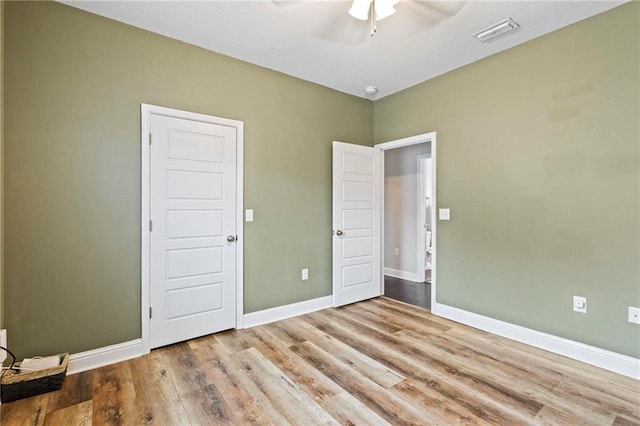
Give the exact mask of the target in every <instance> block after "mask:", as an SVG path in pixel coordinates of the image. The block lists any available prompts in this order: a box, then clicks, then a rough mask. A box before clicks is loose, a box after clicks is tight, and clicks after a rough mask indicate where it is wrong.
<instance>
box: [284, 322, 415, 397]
mask: <svg viewBox="0 0 640 426" xmlns="http://www.w3.org/2000/svg"><path fill="white" fill-rule="evenodd" d="M277 326H278V327H279V328H281V329H283V330H286V332H287V334H289V335H291V336H295V338H297V339H298V340H300V341H311V342H313V343H314V344H315V345H316V346H318V347H320V348H321V349H323V350H324V351H326V352H329V353H330V354H331V355H333V356H334V357H335V358H337V359H339V360H340V361H342V362H343V363H345V364H346V365H348V366H350V367H351V368H353V369H354V370H355V371H357V372H359V373H360V374H362V375H363V376H365V377H367V378H368V379H370V380H372V381H374V382H375V383H377V384H378V385H380V386H382V387H383V388H389V387H391V386H393V385H395V384H396V383H398V382H400V381H402V380H404V379H405V377H404V376H403V375H402V374H400V373H398V372H396V371H393V370H391V369H390V368H388V367H386V366H385V365H382V364H380V363H379V362H377V361H376V360H374V359H372V358H370V357H368V356H366V355H365V354H363V353H362V352H359V351H357V350H355V349H353V348H352V347H351V346H349V345H346V344H344V343H342V342H341V341H339V340H337V339H334V338H333V337H331V336H329V335H327V334H325V333H323V332H322V331H320V330H318V329H317V328H314V327H311V326H310V325H308V324H307V323H305V322H304V321H295V320H285V321H280V322H279V323H278V325H277Z"/></svg>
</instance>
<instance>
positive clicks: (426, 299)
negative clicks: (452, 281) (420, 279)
mask: <svg viewBox="0 0 640 426" xmlns="http://www.w3.org/2000/svg"><path fill="white" fill-rule="evenodd" d="M384 295H385V296H387V297H390V298H392V299H396V300H399V301H401V302H405V303H410V304H411V305H414V306H420V307H421V308H425V309H431V283H416V282H413V281H407V280H403V279H400V278H394V277H390V276H388V275H385V276H384Z"/></svg>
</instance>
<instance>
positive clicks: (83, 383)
mask: <svg viewBox="0 0 640 426" xmlns="http://www.w3.org/2000/svg"><path fill="white" fill-rule="evenodd" d="M92 398H93V371H85V372H82V373H78V374H73V375H70V376H67V377H65V378H64V381H63V382H62V389H60V391H58V392H53V393H52V394H51V397H50V398H49V403H48V404H47V412H49V413H50V412H53V411H57V410H60V409H62V408H66V407H70V406H72V405H76V404H80V403H82V402H85V401H90V400H91V399H92Z"/></svg>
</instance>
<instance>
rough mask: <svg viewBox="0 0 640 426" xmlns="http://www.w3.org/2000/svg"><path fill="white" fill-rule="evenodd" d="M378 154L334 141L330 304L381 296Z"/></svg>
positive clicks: (341, 303) (380, 205)
mask: <svg viewBox="0 0 640 426" xmlns="http://www.w3.org/2000/svg"><path fill="white" fill-rule="evenodd" d="M381 183H382V180H381V156H380V150H379V149H377V148H371V147H366V146H361V145H353V144H347V143H343V142H333V183H332V186H333V220H332V221H333V244H332V246H333V305H334V306H342V305H346V304H349V303H354V302H358V301H360V300H365V299H370V298H372V297H376V296H380V294H381V276H382V274H381V270H382V269H381V267H382V266H381V265H382V263H381V254H380V253H381V244H380V241H381V239H380V235H381V226H380V218H381V208H382V200H381V198H382V193H381Z"/></svg>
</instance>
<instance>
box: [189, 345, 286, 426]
mask: <svg viewBox="0 0 640 426" xmlns="http://www.w3.org/2000/svg"><path fill="white" fill-rule="evenodd" d="M189 345H190V346H191V348H192V349H193V351H194V353H195V354H196V357H197V358H198V360H199V361H200V362H201V363H202V365H203V368H205V369H207V371H208V372H209V374H210V375H211V377H212V379H213V381H214V383H215V384H216V386H217V387H218V389H220V392H222V393H223V395H225V399H226V401H227V403H228V404H229V406H230V407H231V409H232V410H233V411H234V413H235V414H236V417H238V419H239V422H240V423H241V424H263V425H277V424H288V421H287V420H286V418H285V417H284V416H282V415H281V414H280V413H279V412H278V411H277V410H276V409H275V408H274V407H273V406H272V405H271V403H270V401H269V400H268V398H267V397H266V396H265V395H264V393H263V392H262V391H261V390H260V389H259V388H258V387H257V386H256V385H255V384H254V383H253V382H252V381H251V380H250V379H249V378H248V377H247V376H246V375H244V374H242V372H241V371H240V370H238V369H237V368H236V364H235V363H234V362H233V360H232V356H233V355H230V354H228V353H227V352H226V350H225V349H224V348H223V347H222V345H221V344H220V343H219V342H218V341H217V339H216V338H215V337H213V336H207V337H205V338H200V339H196V340H193V341H191V342H189Z"/></svg>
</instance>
